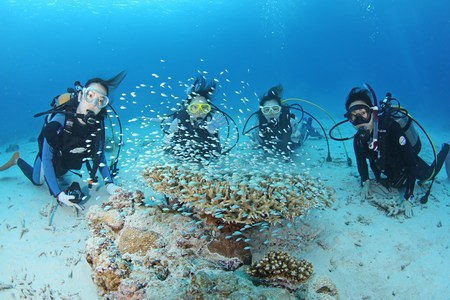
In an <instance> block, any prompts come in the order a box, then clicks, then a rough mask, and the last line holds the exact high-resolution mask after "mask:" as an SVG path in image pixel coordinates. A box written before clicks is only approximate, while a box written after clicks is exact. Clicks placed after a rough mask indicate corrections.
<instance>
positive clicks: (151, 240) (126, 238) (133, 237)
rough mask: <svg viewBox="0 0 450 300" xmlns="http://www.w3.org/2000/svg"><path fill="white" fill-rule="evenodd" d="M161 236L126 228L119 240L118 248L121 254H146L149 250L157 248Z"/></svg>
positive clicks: (147, 231) (152, 232) (148, 231)
mask: <svg viewBox="0 0 450 300" xmlns="http://www.w3.org/2000/svg"><path fill="white" fill-rule="evenodd" d="M158 238H159V234H158V233H156V232H154V231H150V230H146V231H144V230H141V229H139V228H134V227H125V228H124V229H123V230H122V232H121V234H120V238H119V242H118V245H117V248H118V249H119V251H120V252H121V253H126V252H127V253H138V254H140V255H143V254H145V253H146V252H147V251H148V250H149V249H153V248H156V241H157V240H158Z"/></svg>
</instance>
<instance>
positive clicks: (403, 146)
mask: <svg viewBox="0 0 450 300" xmlns="http://www.w3.org/2000/svg"><path fill="white" fill-rule="evenodd" d="M389 132H390V143H391V145H396V146H397V147H395V149H398V150H397V151H398V152H397V153H392V155H396V157H395V159H399V160H401V161H402V162H403V163H402V165H403V166H404V167H405V175H406V191H405V195H404V197H405V199H409V197H410V196H412V195H413V194H414V185H415V184H416V178H417V171H416V170H417V169H416V159H417V155H416V153H415V152H414V149H413V147H412V145H411V144H410V143H409V141H408V140H407V139H406V136H405V133H404V132H403V129H402V128H401V127H400V125H399V124H398V123H397V122H392V125H391V126H390V127H389Z"/></svg>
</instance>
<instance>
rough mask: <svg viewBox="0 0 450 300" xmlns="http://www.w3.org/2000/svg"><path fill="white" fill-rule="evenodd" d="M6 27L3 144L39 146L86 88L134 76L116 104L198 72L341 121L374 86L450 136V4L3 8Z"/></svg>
mask: <svg viewBox="0 0 450 300" xmlns="http://www.w3.org/2000/svg"><path fill="white" fill-rule="evenodd" d="M0 20H1V21H0V22H1V26H0V36H1V44H0V101H1V107H2V109H1V110H0V120H1V123H2V126H1V128H2V130H1V132H0V141H1V142H2V144H3V143H5V144H7V143H8V141H10V140H14V139H16V138H21V137H33V136H37V134H38V132H39V127H40V125H41V123H42V120H39V119H33V117H32V116H33V114H35V113H37V112H40V111H43V110H46V109H47V108H48V104H49V102H50V101H51V99H52V98H53V97H54V96H55V95H57V94H59V93H61V92H64V91H65V89H66V88H67V87H69V86H71V85H72V84H73V82H74V81H75V80H80V81H81V82H85V81H86V80H88V79H89V78H91V77H96V76H101V77H104V78H109V77H111V76H113V75H115V74H116V73H118V72H119V71H121V70H127V71H128V77H127V78H126V79H125V81H124V82H123V83H122V85H121V86H120V87H119V89H118V90H117V91H116V93H115V94H114V96H115V98H116V101H117V99H118V97H119V96H120V94H121V93H126V94H128V93H130V92H131V91H134V90H135V87H136V85H139V84H141V83H145V84H148V83H149V82H151V80H152V77H151V74H152V73H157V74H158V75H160V76H161V77H160V79H162V78H167V77H168V76H170V77H172V78H173V81H174V82H177V81H178V80H180V81H182V82H186V81H187V79H188V78H190V77H192V76H195V75H196V74H197V70H201V71H207V72H208V74H210V75H211V77H217V76H218V74H219V73H220V72H221V71H223V70H225V69H226V70H228V71H229V74H227V76H228V77H227V78H228V79H229V80H230V81H231V83H230V84H229V87H228V89H230V91H232V90H234V89H237V87H236V83H239V82H240V81H245V82H247V83H249V84H250V88H249V90H251V93H250V95H251V94H253V93H254V92H256V93H258V94H261V93H263V92H265V91H266V90H267V89H268V88H269V87H270V86H272V85H275V84H278V83H282V84H283V85H284V86H285V96H287V97H301V98H305V99H311V100H313V101H316V102H317V103H318V104H320V105H321V106H323V107H325V108H327V109H329V110H330V111H331V112H332V114H333V115H334V116H335V117H336V118H338V119H339V118H341V116H342V113H343V102H344V100H345V97H346V95H347V93H348V91H349V90H350V89H351V88H352V87H353V86H356V85H361V84H362V83H364V82H369V83H371V85H372V86H373V87H374V89H375V90H376V91H377V93H378V96H379V97H381V96H384V94H385V92H386V91H391V92H392V93H393V94H394V95H395V96H397V97H398V98H400V99H401V101H402V104H403V105H404V106H406V107H407V108H409V109H410V110H411V111H412V112H414V113H416V115H417V114H419V115H420V116H421V117H423V118H428V119H429V118H433V119H434V120H438V121H439V122H442V123H443V124H444V128H449V127H450V124H449V121H448V120H446V119H447V113H448V111H449V107H450V105H449V104H448V100H449V98H450V92H449V89H448V87H449V86H450V60H449V58H448V55H449V53H450V42H449V36H450V4H448V1H444V0H434V1H406V0H379V1H369V0H359V1H357V0H341V1H332V0H304V1H302V0H298V1H290V0H279V1H275V0H264V1H263V0H255V1H246V0H244V1H242V0H228V1H207V0H196V1H182V0H174V1H156V0H155V1H104V0H100V1H96V4H86V3H85V1H56V0H54V1H37V0H33V1H31V0H30V1H1V2H0ZM161 60H164V61H165V62H161ZM232 84H235V85H234V86H233V85H232ZM224 90H226V88H224ZM230 91H227V92H228V95H229V97H228V101H230V102H232V103H234V104H235V105H236V106H238V105H239V103H240V101H239V97H238V96H236V97H233V95H232V93H231V92H230ZM174 92H176V93H180V92H182V89H181V88H180V89H176V90H174ZM179 96H181V97H182V96H183V95H179ZM153 97H154V98H151V97H149V96H146V97H144V96H142V97H141V98H140V99H137V104H136V105H134V106H128V107H127V110H125V111H123V112H122V114H123V115H124V116H125V118H127V117H134V116H136V115H139V114H140V111H141V110H142V107H143V106H144V105H145V104H146V103H148V102H149V101H150V102H152V101H153V102H154V103H158V102H159V99H158V98H157V97H156V96H153ZM216 98H217V100H218V101H219V102H220V95H219V97H216ZM252 105H254V106H255V107H256V102H252V103H251V106H252Z"/></svg>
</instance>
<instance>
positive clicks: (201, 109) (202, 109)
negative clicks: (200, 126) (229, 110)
mask: <svg viewBox="0 0 450 300" xmlns="http://www.w3.org/2000/svg"><path fill="white" fill-rule="evenodd" d="M187 109H188V111H189V112H190V113H193V114H197V113H204V114H207V113H209V112H210V111H211V105H210V104H208V103H192V104H189V105H188V107H187Z"/></svg>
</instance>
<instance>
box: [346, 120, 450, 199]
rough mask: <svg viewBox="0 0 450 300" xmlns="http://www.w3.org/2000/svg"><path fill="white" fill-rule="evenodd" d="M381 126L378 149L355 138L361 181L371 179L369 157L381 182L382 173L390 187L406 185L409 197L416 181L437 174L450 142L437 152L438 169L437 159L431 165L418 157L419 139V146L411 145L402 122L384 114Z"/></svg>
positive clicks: (412, 192)
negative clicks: (372, 148)
mask: <svg viewBox="0 0 450 300" xmlns="http://www.w3.org/2000/svg"><path fill="white" fill-rule="evenodd" d="M378 126H379V132H378V138H379V142H378V152H377V151H373V150H371V149H369V142H370V141H363V140H361V139H358V138H357V136H355V139H354V143H353V147H354V150H355V155H356V163H357V166H358V172H359V175H360V176H361V183H362V182H364V181H366V180H368V179H369V170H368V165H367V160H369V163H370V168H371V169H372V172H373V173H374V175H375V178H376V179H377V181H378V182H380V181H381V180H382V178H381V174H383V175H385V176H386V179H387V183H388V184H389V186H392V187H395V188H400V187H405V188H406V191H405V195H404V197H405V199H409V197H410V196H412V195H413V194H414V185H415V181H416V180H427V179H431V178H433V177H434V176H436V175H437V173H438V172H439V170H440V169H441V167H442V164H443V163H444V161H445V158H446V157H447V154H448V152H449V149H450V147H449V145H448V144H444V147H443V148H442V149H441V151H440V152H439V154H438V157H437V165H436V169H435V168H434V165H435V162H433V164H432V165H431V166H429V165H428V164H427V163H426V162H425V161H424V160H423V159H422V158H420V157H419V155H418V154H419V151H420V148H421V145H420V140H419V142H418V143H416V145H411V144H410V142H409V141H408V139H406V136H405V132H404V130H403V129H402V128H401V126H400V125H399V123H397V122H396V121H395V120H393V119H392V118H391V117H389V116H387V115H383V116H381V117H380V119H379V125H378ZM378 154H379V155H378ZM433 172H434V174H433Z"/></svg>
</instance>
